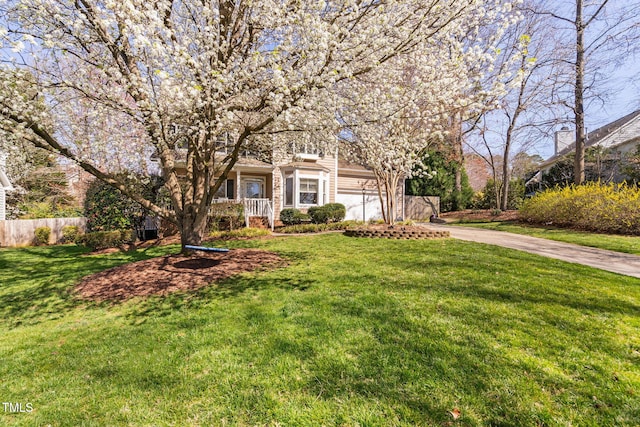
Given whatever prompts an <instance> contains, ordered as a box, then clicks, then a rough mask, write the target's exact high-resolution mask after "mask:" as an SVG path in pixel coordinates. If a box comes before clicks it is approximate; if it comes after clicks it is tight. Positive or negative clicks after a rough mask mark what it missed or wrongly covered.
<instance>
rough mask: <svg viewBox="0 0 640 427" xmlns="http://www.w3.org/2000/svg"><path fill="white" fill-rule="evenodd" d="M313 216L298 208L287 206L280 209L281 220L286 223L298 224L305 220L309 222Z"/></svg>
mask: <svg viewBox="0 0 640 427" xmlns="http://www.w3.org/2000/svg"><path fill="white" fill-rule="evenodd" d="M310 220H311V217H310V216H309V215H307V214H305V213H302V212H300V211H299V210H298V209H294V208H286V209H282V210H281V211H280V221H282V223H283V224H284V225H296V224H302V223H303V222H309V221H310Z"/></svg>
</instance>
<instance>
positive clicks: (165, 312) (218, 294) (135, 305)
mask: <svg viewBox="0 0 640 427" xmlns="http://www.w3.org/2000/svg"><path fill="white" fill-rule="evenodd" d="M285 268H286V267H285ZM314 283H315V282H313V281H311V280H306V279H303V278H290V277H287V278H281V277H273V275H262V274H260V273H256V272H253V273H247V274H241V275H238V276H233V277H230V278H227V279H225V280H223V281H220V282H218V283H211V284H210V285H208V286H205V287H202V288H200V289H197V290H191V291H180V292H175V293H172V294H169V295H164V296H153V297H148V298H138V299H136V300H133V301H132V303H131V306H130V310H128V313H127V317H129V318H130V319H131V321H132V322H133V323H135V324H141V323H144V322H145V321H146V319H147V318H157V317H167V316H171V315H174V314H175V313H176V312H179V311H181V312H184V311H189V310H199V309H202V308H204V307H207V306H209V305H212V303H215V302H218V301H220V300H231V299H235V298H239V297H241V296H243V295H246V294H253V293H256V292H259V291H262V290H265V289H284V290H291V291H305V290H307V289H308V288H309V287H311V286H313V285H314Z"/></svg>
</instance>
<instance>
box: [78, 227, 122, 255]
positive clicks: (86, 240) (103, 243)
mask: <svg viewBox="0 0 640 427" xmlns="http://www.w3.org/2000/svg"><path fill="white" fill-rule="evenodd" d="M134 241H135V232H133V231H132V230H113V231H94V232H91V233H85V234H83V235H82V236H80V237H79V238H78V243H80V244H81V245H83V246H86V247H88V248H90V249H92V250H98V249H107V248H118V247H121V246H123V245H125V244H127V243H133V242H134Z"/></svg>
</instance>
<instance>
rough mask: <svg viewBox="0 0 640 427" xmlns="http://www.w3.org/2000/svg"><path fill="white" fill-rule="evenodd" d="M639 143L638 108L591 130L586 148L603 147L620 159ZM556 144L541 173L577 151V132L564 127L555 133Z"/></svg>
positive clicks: (542, 165)
mask: <svg viewBox="0 0 640 427" xmlns="http://www.w3.org/2000/svg"><path fill="white" fill-rule="evenodd" d="M639 144H640V110H637V111H634V112H633V113H631V114H628V115H626V116H624V117H622V118H620V119H618V120H615V121H613V122H611V123H608V124H606V125H604V126H602V127H600V128H598V129H596V130H594V131H591V132H589V133H588V134H587V136H586V142H585V148H590V147H593V148H601V149H604V150H607V152H608V154H607V155H608V156H609V158H617V159H620V158H621V157H622V156H624V155H625V154H627V153H630V152H633V151H635V149H636V147H637V146H638V145H639ZM554 146H555V147H554V148H555V152H554V155H553V156H552V157H550V158H549V159H548V160H546V161H544V162H543V163H542V164H541V165H540V173H541V174H545V173H548V172H549V171H550V170H551V168H552V167H553V166H554V165H556V164H557V163H558V162H559V161H560V160H562V158H563V157H564V156H566V155H567V154H570V153H572V152H573V151H575V132H574V131H573V130H571V129H569V128H568V127H563V128H562V129H561V130H559V131H557V132H556V133H555V140H554ZM538 178H539V176H538ZM534 179H535V178H534Z"/></svg>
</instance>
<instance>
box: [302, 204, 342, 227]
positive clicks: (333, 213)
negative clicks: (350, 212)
mask: <svg viewBox="0 0 640 427" xmlns="http://www.w3.org/2000/svg"><path fill="white" fill-rule="evenodd" d="M346 215H347V209H346V208H345V206H344V205H343V204H342V203H327V204H326V205H323V206H314V207H311V208H309V216H311V221H312V222H313V223H314V224H328V223H330V222H340V221H342V220H343V219H344V217H345V216H346Z"/></svg>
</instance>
